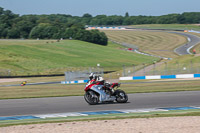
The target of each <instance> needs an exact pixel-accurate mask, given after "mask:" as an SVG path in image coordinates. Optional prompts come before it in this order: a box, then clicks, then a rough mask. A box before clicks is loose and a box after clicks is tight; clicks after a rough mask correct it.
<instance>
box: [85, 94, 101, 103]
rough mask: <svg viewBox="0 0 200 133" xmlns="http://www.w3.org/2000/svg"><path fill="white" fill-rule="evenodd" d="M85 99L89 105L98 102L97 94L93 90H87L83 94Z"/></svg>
mask: <svg viewBox="0 0 200 133" xmlns="http://www.w3.org/2000/svg"><path fill="white" fill-rule="evenodd" d="M84 98H85V101H86V102H87V103H88V104H90V105H95V104H97V103H98V102H99V97H98V95H97V94H96V93H95V92H93V91H87V92H86V93H85V95H84Z"/></svg>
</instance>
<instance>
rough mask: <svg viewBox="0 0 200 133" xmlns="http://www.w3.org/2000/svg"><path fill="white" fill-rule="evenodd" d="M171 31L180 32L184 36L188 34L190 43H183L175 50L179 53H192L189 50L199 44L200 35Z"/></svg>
mask: <svg viewBox="0 0 200 133" xmlns="http://www.w3.org/2000/svg"><path fill="white" fill-rule="evenodd" d="M169 33H175V34H179V35H182V36H186V37H187V38H188V43H186V44H184V45H181V46H179V47H178V48H176V49H175V50H174V52H175V53H177V54H178V55H186V54H191V53H190V52H189V50H190V49H191V48H192V47H194V46H195V45H197V44H198V43H200V37H198V36H196V35H192V34H187V33H182V32H169Z"/></svg>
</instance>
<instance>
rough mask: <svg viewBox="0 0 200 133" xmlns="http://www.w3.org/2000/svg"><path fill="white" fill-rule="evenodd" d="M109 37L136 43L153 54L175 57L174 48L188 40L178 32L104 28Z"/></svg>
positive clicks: (143, 50)
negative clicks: (109, 29) (111, 29)
mask: <svg viewBox="0 0 200 133" xmlns="http://www.w3.org/2000/svg"><path fill="white" fill-rule="evenodd" d="M104 32H105V33H106V35H107V36H108V37H109V39H111V40H114V41H118V42H121V43H128V44H134V45H136V46H138V47H139V50H140V51H142V52H145V53H150V54H153V55H160V56H163V57H168V58H175V57H177V56H178V55H177V54H175V53H174V49H175V48H176V47H178V46H179V45H182V44H184V43H186V42H187V40H186V38H185V37H183V36H180V35H177V34H172V33H167V32H159V31H142V30H141V31H139V30H131V31H108V30H104Z"/></svg>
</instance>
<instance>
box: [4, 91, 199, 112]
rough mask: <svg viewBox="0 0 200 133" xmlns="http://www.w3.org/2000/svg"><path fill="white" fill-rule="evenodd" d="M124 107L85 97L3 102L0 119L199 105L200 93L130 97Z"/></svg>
mask: <svg viewBox="0 0 200 133" xmlns="http://www.w3.org/2000/svg"><path fill="white" fill-rule="evenodd" d="M128 96H129V101H128V103H125V104H118V103H113V104H99V105H88V104H87V103H86V102H85V100H84V98H83V96H73V97H50V98H30V99H9V100H0V116H14V115H36V114H51V113H68V112H85V111H86V112H89V111H101V110H123V109H147V108H160V107H185V106H200V98H199V96H200V91H185V92H162V93H136V94H129V95H128Z"/></svg>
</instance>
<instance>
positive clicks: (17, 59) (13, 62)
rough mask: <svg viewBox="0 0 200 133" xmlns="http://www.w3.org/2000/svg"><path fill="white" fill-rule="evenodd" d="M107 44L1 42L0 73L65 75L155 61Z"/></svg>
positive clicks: (34, 41) (44, 41)
mask: <svg viewBox="0 0 200 133" xmlns="http://www.w3.org/2000/svg"><path fill="white" fill-rule="evenodd" d="M120 48H121V46H119V45H116V44H113V43H109V44H108V46H101V45H96V44H92V43H87V42H82V41H77V40H63V41H60V42H57V41H55V40H0V70H2V69H8V70H11V75H27V74H28V75H32V74H52V73H56V74H58V73H64V71H66V70H67V68H74V69H78V68H85V67H96V65H97V64H98V63H99V64H100V65H101V67H111V69H112V67H118V69H119V68H120V69H121V68H122V66H123V65H132V64H136V65H139V64H142V63H147V64H149V63H152V61H153V60H158V59H157V58H154V57H148V56H143V55H139V54H135V53H133V52H127V51H125V50H122V49H120Z"/></svg>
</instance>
